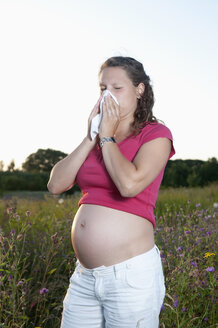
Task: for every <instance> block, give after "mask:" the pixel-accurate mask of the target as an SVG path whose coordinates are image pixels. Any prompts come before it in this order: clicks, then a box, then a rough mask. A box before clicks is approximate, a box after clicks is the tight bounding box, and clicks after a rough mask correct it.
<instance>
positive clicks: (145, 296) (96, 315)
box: [61, 245, 165, 328]
mask: <svg viewBox="0 0 218 328" xmlns="http://www.w3.org/2000/svg"><path fill="white" fill-rule="evenodd" d="M164 295H165V285H164V276H163V270H162V263H161V258H160V252H159V249H158V247H157V246H156V245H155V246H154V248H152V249H151V250H150V251H148V252H146V253H144V254H141V255H138V256H135V257H132V258H130V259H128V260H126V261H123V262H120V263H118V264H115V265H111V266H107V267H106V266H104V265H102V266H100V267H97V268H94V269H87V268H84V267H83V266H82V265H81V263H80V262H79V260H77V262H76V268H75V271H74V273H73V275H72V276H71V278H70V285H69V288H68V290H67V294H66V296H65V298H64V302H63V305H64V309H63V315H62V322H61V328H124V327H125V328H158V325H159V313H160V309H161V306H162V303H163V300H164Z"/></svg>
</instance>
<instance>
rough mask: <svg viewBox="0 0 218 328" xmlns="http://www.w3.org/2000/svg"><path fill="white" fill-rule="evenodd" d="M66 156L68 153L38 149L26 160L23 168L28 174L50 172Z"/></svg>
mask: <svg viewBox="0 0 218 328" xmlns="http://www.w3.org/2000/svg"><path fill="white" fill-rule="evenodd" d="M66 156H67V154H66V153H63V152H62V151H59V150H54V149H50V148H48V149H38V150H37V152H36V153H33V154H30V155H29V156H28V157H27V158H26V160H25V162H24V163H23V164H22V168H23V170H24V171H26V172H40V173H42V172H50V171H51V169H52V167H53V166H54V165H55V164H56V163H57V162H58V161H60V160H61V159H63V158H64V157H66Z"/></svg>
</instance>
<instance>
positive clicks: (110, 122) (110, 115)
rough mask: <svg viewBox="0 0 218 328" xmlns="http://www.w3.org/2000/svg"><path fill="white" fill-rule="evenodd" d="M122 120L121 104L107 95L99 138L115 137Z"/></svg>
mask: <svg viewBox="0 0 218 328" xmlns="http://www.w3.org/2000/svg"><path fill="white" fill-rule="evenodd" d="M119 122H120V110H119V105H117V103H116V102H115V101H114V99H113V98H112V97H111V96H110V95H107V96H106V97H105V101H104V103H103V111H102V120H101V124H100V127H99V138H100V139H101V138H103V137H113V136H114V134H115V132H116V130H117V127H118V125H119Z"/></svg>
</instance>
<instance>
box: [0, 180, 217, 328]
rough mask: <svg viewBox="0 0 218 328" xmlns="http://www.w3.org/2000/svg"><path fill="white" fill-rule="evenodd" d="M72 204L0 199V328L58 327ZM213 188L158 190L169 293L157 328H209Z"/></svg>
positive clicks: (69, 261)
mask: <svg viewBox="0 0 218 328" xmlns="http://www.w3.org/2000/svg"><path fill="white" fill-rule="evenodd" d="M78 197H79V196H74V197H71V198H61V197H52V196H45V199H44V200H41V199H40V200H28V199H20V198H12V199H10V200H8V199H2V200H0V227H1V228H0V244H1V250H0V256H1V258H0V306H1V308H0V327H8V328H9V327H19V328H20V327H24V328H34V327H43V328H50V327H52V328H57V327H59V326H60V320H61V312H62V301H63V297H64V295H65V292H66V289H67V287H68V283H69V278H70V276H71V274H72V272H73V270H74V265H75V260H76V259H75V257H74V253H73V249H72V246H71V240H70V229H71V224H72V221H73V217H74V214H75V212H76V210H77V203H78ZM217 206H218V185H212V186H210V187H206V188H204V189H201V188H193V189H166V190H165V189H163V190H161V191H160V193H159V198H158V202H157V207H156V221H157V228H156V230H155V238H156V244H157V245H158V246H159V248H160V250H161V256H162V261H163V267H164V272H165V276H166V287H167V294H166V297H165V301H164V305H163V307H162V311H161V316H160V327H161V328H164V327H165V328H172V327H177V328H183V327H185V328H188V327H190V328H192V327H193V328H194V327H196V328H198V327H199V328H200V327H215V326H216V323H217V319H216V317H215V283H216V280H215V258H216V255H214V254H215V253H216V251H215V244H216V230H215V229H216V227H215V219H216V217H217V211H218V208H217Z"/></svg>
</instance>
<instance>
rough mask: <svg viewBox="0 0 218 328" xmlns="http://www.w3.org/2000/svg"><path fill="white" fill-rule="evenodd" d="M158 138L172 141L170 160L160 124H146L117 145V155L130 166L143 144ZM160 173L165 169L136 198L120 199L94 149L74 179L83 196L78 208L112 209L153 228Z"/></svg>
mask: <svg viewBox="0 0 218 328" xmlns="http://www.w3.org/2000/svg"><path fill="white" fill-rule="evenodd" d="M159 137H166V138H168V139H170V140H171V141H172V148H171V152H170V155H169V159H170V158H171V157H172V156H173V155H174V154H175V150H174V147H173V138H172V134H171V132H170V130H169V129H168V128H167V127H166V126H165V125H163V124H160V123H149V124H147V125H146V126H145V127H144V128H143V129H142V130H141V132H140V133H139V134H138V135H137V136H129V137H127V138H126V139H124V140H123V141H121V142H120V143H118V144H117V145H118V147H119V149H120V151H121V153H122V154H123V155H124V156H125V157H126V158H127V159H128V160H129V161H131V162H132V161H133V160H134V157H135V156H136V154H137V152H138V150H139V148H140V147H141V146H142V145H143V144H144V143H146V142H148V141H151V140H153V139H156V138H159ZM164 169H165V167H164V168H163V169H162V170H161V172H160V174H159V175H158V176H157V178H156V179H155V180H154V181H153V182H152V183H151V184H150V185H149V186H148V187H146V188H145V189H144V190H143V191H142V192H140V193H139V194H138V195H136V196H135V197H122V196H121V195H120V192H119V191H118V189H117V187H116V186H115V184H114V183H113V181H112V179H111V177H110V175H109V174H108V172H107V170H106V167H105V164H104V160H103V156H102V151H101V149H100V148H99V146H98V145H96V147H95V148H94V149H93V150H92V151H91V152H90V153H89V155H88V157H87V158H86V160H85V162H84V163H83V164H82V166H81V167H80V169H79V171H78V173H77V176H76V182H77V184H78V185H79V187H80V189H81V190H82V193H83V196H82V198H81V199H80V201H79V206H80V205H81V204H95V205H101V206H106V207H110V208H114V209H117V210H120V211H124V212H128V213H132V214H135V215H138V216H141V217H143V218H146V219H147V220H149V221H150V222H151V223H152V224H153V226H154V227H155V226H156V223H155V216H154V208H155V203H156V200H157V196H158V190H159V188H160V184H161V181H162V178H163V173H164Z"/></svg>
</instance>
